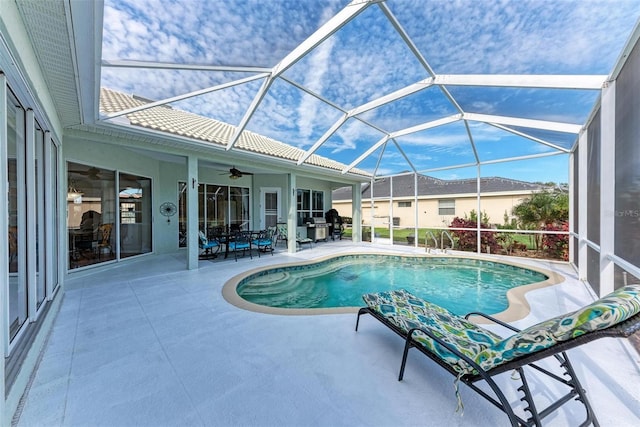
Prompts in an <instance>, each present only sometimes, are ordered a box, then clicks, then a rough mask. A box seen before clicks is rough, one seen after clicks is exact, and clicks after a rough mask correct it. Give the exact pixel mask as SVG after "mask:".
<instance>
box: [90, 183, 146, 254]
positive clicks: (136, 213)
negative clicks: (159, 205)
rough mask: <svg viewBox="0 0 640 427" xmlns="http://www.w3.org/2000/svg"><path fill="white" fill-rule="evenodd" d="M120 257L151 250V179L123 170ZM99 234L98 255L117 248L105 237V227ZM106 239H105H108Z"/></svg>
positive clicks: (120, 199) (119, 196)
mask: <svg viewBox="0 0 640 427" xmlns="http://www.w3.org/2000/svg"><path fill="white" fill-rule="evenodd" d="M118 177H119V178H118V183H119V185H120V191H119V195H118V200H119V203H120V258H126V257H130V256H135V255H140V254H145V253H149V252H151V179H150V178H145V177H143V176H138V175H131V174H128V173H120V174H119V175H118ZM99 233H101V234H99V235H98V236H97V239H96V241H97V251H98V252H101V253H99V254H98V255H99V257H101V256H102V255H106V254H108V253H109V252H111V251H113V250H114V249H115V248H113V247H112V246H111V244H112V243H111V242H109V241H108V239H107V236H105V234H104V233H105V231H104V227H103V229H102V230H100V232H99ZM105 239H106V240H105Z"/></svg>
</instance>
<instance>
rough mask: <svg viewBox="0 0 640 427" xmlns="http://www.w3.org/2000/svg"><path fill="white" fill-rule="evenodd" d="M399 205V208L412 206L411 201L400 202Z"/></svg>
mask: <svg viewBox="0 0 640 427" xmlns="http://www.w3.org/2000/svg"><path fill="white" fill-rule="evenodd" d="M398 207H399V208H410V207H411V202H398Z"/></svg>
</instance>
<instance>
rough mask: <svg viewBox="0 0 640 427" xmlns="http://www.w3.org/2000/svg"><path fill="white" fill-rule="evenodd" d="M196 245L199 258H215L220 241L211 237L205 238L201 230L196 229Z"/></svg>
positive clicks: (218, 250)
mask: <svg viewBox="0 0 640 427" xmlns="http://www.w3.org/2000/svg"><path fill="white" fill-rule="evenodd" d="M198 246H199V247H200V258H202V259H209V258H217V257H218V252H220V242H219V241H218V240H217V239H215V238H213V239H207V236H205V235H204V232H203V231H198Z"/></svg>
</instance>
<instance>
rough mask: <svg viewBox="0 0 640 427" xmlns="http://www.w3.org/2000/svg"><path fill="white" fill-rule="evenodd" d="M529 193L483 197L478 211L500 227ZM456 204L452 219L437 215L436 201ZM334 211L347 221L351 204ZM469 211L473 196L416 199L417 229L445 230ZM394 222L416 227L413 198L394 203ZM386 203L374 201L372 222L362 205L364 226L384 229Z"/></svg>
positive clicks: (365, 202)
mask: <svg viewBox="0 0 640 427" xmlns="http://www.w3.org/2000/svg"><path fill="white" fill-rule="evenodd" d="M530 194H531V193H526V194H523V193H518V194H509V195H483V196H482V197H481V199H480V210H481V211H482V212H486V214H487V215H488V216H489V222H490V223H491V224H503V223H504V214H505V212H507V214H508V215H509V218H512V217H513V216H512V210H513V208H514V206H516V205H518V204H519V203H521V202H522V201H523V200H524V199H525V198H526V197H528V196H529V195H530ZM451 199H453V200H455V214H454V215H440V214H439V200H451ZM399 202H411V207H399V206H398V204H399ZM333 208H334V209H336V210H337V211H338V212H339V213H340V215H341V216H347V217H350V216H351V213H352V207H351V200H346V201H341V200H334V201H333ZM472 210H475V211H477V210H478V202H477V199H476V197H475V195H473V196H465V195H461V196H459V197H439V198H421V199H418V226H419V227H446V226H448V225H449V224H450V223H451V220H453V218H455V217H456V216H459V217H464V216H465V215H466V216H467V217H468V216H469V214H470V212H471V211H472ZM392 216H393V217H394V218H399V226H400V227H401V228H405V227H415V200H414V199H413V198H410V199H407V198H403V199H396V200H394V202H393V214H392ZM389 217H390V214H389V201H388V200H376V201H375V202H374V218H373V222H372V219H371V201H370V200H369V199H367V200H363V201H362V218H363V222H364V224H369V225H374V226H376V227H386V226H388V225H389V222H390V221H389Z"/></svg>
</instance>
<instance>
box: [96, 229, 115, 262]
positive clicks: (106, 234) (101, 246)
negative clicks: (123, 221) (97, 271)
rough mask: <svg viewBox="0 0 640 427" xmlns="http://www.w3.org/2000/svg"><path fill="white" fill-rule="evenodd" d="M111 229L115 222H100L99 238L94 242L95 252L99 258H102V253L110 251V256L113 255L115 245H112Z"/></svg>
mask: <svg viewBox="0 0 640 427" xmlns="http://www.w3.org/2000/svg"><path fill="white" fill-rule="evenodd" d="M111 230H113V224H111V223H108V224H100V225H99V226H98V232H97V236H96V237H97V240H96V241H95V242H93V244H92V246H93V248H94V253H95V254H96V255H98V259H100V258H102V254H103V253H106V252H109V256H110V257H111V256H113V247H112V246H111Z"/></svg>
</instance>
